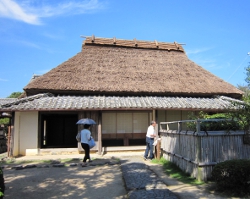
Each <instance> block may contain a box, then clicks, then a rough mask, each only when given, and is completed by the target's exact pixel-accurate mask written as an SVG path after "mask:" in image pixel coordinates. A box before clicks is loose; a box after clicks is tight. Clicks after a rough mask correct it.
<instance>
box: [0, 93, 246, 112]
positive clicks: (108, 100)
mask: <svg viewBox="0 0 250 199" xmlns="http://www.w3.org/2000/svg"><path fill="white" fill-rule="evenodd" d="M231 101H238V102H241V101H239V100H235V99H233V98H230V97H224V96H217V97H214V98H198V97H196V98H195V97H167V96H161V97H159V96H137V97H136V96H54V95H52V94H48V93H45V94H38V95H34V96H31V97H26V98H23V99H19V100H16V101H14V102H11V103H8V104H4V105H0V112H3V111H80V110H122V109H126V110H152V109H172V110H194V111H195V110H206V111H225V110H228V109H235V107H232V106H231V105H232V103H231Z"/></svg>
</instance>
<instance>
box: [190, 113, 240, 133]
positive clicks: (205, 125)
mask: <svg viewBox="0 0 250 199" xmlns="http://www.w3.org/2000/svg"><path fill="white" fill-rule="evenodd" d="M188 118H189V119H191V120H198V119H205V120H206V119H224V120H220V121H208V122H206V121H202V122H201V123H200V130H201V131H230V130H233V131H236V130H240V129H242V127H241V126H240V124H239V122H238V121H237V120H234V119H232V118H230V117H229V116H228V115H226V114H224V113H217V114H213V115H209V114H206V113H204V112H202V111H200V112H199V114H198V115H194V114H193V113H191V114H189V116H188ZM187 127H188V129H189V130H193V131H196V122H187Z"/></svg>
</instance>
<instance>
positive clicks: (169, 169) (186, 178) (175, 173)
mask: <svg viewBox="0 0 250 199" xmlns="http://www.w3.org/2000/svg"><path fill="white" fill-rule="evenodd" d="M152 162H153V163H155V164H161V165H162V166H163V169H164V172H165V173H166V174H167V175H168V176H170V177H172V178H175V179H177V180H179V181H181V182H183V183H186V184H191V185H201V184H204V182H202V181H198V180H196V179H195V178H193V177H191V176H190V175H189V174H188V173H185V172H183V171H182V170H181V169H180V168H179V167H178V166H177V165H176V164H174V163H172V162H170V161H168V160H166V159H165V158H163V157H162V158H161V159H160V160H157V159H153V160H152Z"/></svg>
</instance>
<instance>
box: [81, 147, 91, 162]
mask: <svg viewBox="0 0 250 199" xmlns="http://www.w3.org/2000/svg"><path fill="white" fill-rule="evenodd" d="M81 145H82V148H83V149H84V151H85V156H84V158H83V162H86V161H87V159H89V160H90V156H89V145H88V144H86V143H81Z"/></svg>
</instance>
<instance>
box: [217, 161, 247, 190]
mask: <svg viewBox="0 0 250 199" xmlns="http://www.w3.org/2000/svg"><path fill="white" fill-rule="evenodd" d="M212 179H213V180H214V181H215V182H216V184H217V188H218V189H220V190H227V191H230V192H232V193H236V194H248V193H250V160H246V159H239V160H227V161H225V162H221V163H218V164H217V165H215V167H214V168H213V171H212Z"/></svg>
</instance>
